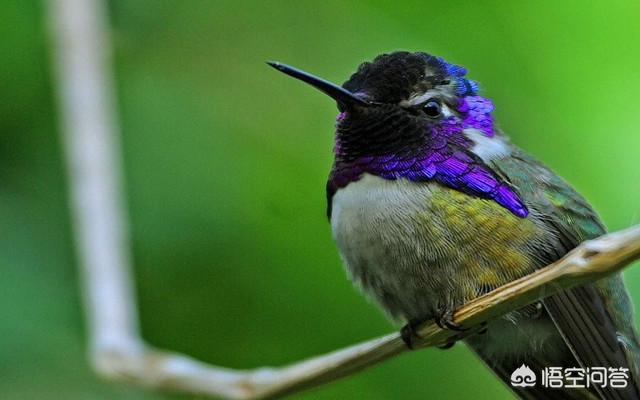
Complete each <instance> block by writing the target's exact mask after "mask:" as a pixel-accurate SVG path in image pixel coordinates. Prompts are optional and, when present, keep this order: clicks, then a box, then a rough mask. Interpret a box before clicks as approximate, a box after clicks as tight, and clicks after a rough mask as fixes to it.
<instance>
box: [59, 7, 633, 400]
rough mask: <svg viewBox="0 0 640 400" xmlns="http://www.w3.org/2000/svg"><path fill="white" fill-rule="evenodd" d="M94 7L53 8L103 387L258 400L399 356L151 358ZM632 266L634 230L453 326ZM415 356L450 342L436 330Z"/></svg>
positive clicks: (601, 242)
mask: <svg viewBox="0 0 640 400" xmlns="http://www.w3.org/2000/svg"><path fill="white" fill-rule="evenodd" d="M103 7H104V4H103V3H102V2H101V1H100V0H49V13H48V15H49V16H50V23H51V27H52V33H53V34H52V38H53V42H54V45H55V51H54V53H53V54H54V61H55V66H56V71H57V80H58V92H59V100H60V111H61V114H62V118H61V122H62V126H61V132H62V135H63V143H64V147H65V153H66V158H67V165H68V171H69V185H70V191H71V203H72V206H71V211H72V216H73V220H74V231H75V238H76V247H77V250H78V254H79V263H80V267H81V272H82V275H83V287H84V292H85V293H84V295H85V309H86V319H87V323H88V333H89V338H90V355H91V360H92V364H93V366H94V368H95V369H96V371H98V372H99V373H100V374H102V375H103V376H105V377H108V378H112V379H117V380H123V381H127V382H130V383H133V384H137V385H142V386H145V387H150V388H155V389H167V390H172V391H176V392H183V393H194V394H200V395H209V396H212V397H220V398H227V399H263V398H270V397H277V396H281V395H285V394H289V393H294V392H298V391H301V390H304V389H307V388H311V387H314V386H319V385H321V384H323V383H326V382H330V381H334V380H336V379H339V378H341V377H345V376H348V375H351V374H354V373H356V372H358V371H360V370H362V369H364V368H367V367H370V366H372V365H375V364H377V363H380V362H382V361H384V360H386V359H388V358H390V357H394V356H396V355H398V354H401V353H403V352H405V351H407V349H406V347H405V345H404V343H403V342H402V340H401V339H400V337H399V335H398V334H397V333H393V334H390V335H387V336H383V337H380V338H377V339H373V340H370V341H368V342H365V343H361V344H357V345H354V346H351V347H348V348H345V349H342V350H338V351H334V352H332V353H329V354H325V355H321V356H318V357H314V358H311V359H308V360H305V361H301V362H297V363H294V364H292V365H289V366H285V367H282V368H259V369H254V370H233V369H228V368H223V367H217V366H213V365H207V364H205V363H202V362H199V361H197V360H194V359H192V358H190V357H187V356H185V355H182V354H177V353H171V352H167V351H164V350H159V349H154V348H151V347H149V346H147V345H146V344H145V343H144V341H143V340H142V338H141V336H140V332H139V330H138V325H137V313H136V304H135V296H134V292H133V289H132V288H133V287H134V285H133V278H132V273H131V267H130V265H131V263H130V258H129V253H128V244H127V240H126V234H127V228H126V218H125V213H124V211H123V207H122V205H121V195H122V191H121V186H122V185H121V180H120V165H121V163H120V159H119V151H118V150H119V146H118V129H117V123H116V118H115V113H113V112H112V107H111V104H112V100H113V99H112V95H111V92H110V88H111V85H110V79H111V76H112V75H111V70H110V61H109V50H110V46H109V43H108V35H106V34H105V26H106V23H105V18H104V14H105V13H104V8H103ZM639 258H640V226H636V227H634V228H630V229H627V230H625V231H621V232H617V233H612V234H609V235H606V236H603V237H601V238H598V239H595V240H592V241H589V242H586V243H583V244H582V245H581V246H580V247H578V248H577V249H575V250H574V251H573V252H571V253H570V254H569V255H567V256H566V257H565V258H563V259H562V260H560V261H558V262H556V263H554V264H552V265H549V266H548V267H546V268H544V269H541V270H539V271H537V272H535V273H533V274H531V275H529V276H527V277H524V278H522V279H520V280H518V281H515V282H512V283H510V284H508V285H505V286H503V287H501V288H498V289H496V290H495V291H493V292H491V293H489V294H487V295H485V296H482V297H480V298H478V299H476V300H474V301H472V302H470V303H468V304H466V305H465V306H463V307H462V308H460V309H459V310H458V311H457V312H456V313H455V314H454V320H455V322H457V323H459V324H462V325H466V326H469V327H474V326H477V325H478V324H480V323H481V322H484V321H488V320H491V319H493V318H497V317H499V316H501V315H504V314H505V313H507V312H509V311H513V310H516V309H518V308H520V307H522V306H524V305H526V304H529V303H532V302H534V301H536V300H539V299H541V298H543V297H545V296H549V295H551V294H554V293H556V292H558V291H559V290H562V289H564V288H568V287H570V286H573V285H578V284H583V283H586V282H591V281H595V280H597V279H600V278H602V277H605V276H607V275H608V274H612V273H614V272H616V271H619V270H621V269H622V268H623V267H625V266H626V265H628V264H629V263H630V262H632V261H633V260H637V259H639ZM418 333H419V335H420V336H421V339H418V340H416V341H415V343H414V344H415V346H416V347H428V346H433V345H438V344H442V343H444V342H446V341H447V339H448V338H450V337H451V336H452V335H453V334H452V332H449V331H443V330H441V329H440V328H438V327H437V326H436V325H435V324H433V323H428V324H425V325H424V326H421V327H420V328H419V330H418Z"/></svg>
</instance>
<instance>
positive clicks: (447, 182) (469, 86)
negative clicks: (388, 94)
mask: <svg viewBox="0 0 640 400" xmlns="http://www.w3.org/2000/svg"><path fill="white" fill-rule="evenodd" d="M424 58H425V59H424V63H425V65H426V67H425V68H424V69H423V70H426V69H427V68H430V70H431V71H436V72H435V73H434V74H435V76H436V78H437V79H435V78H433V77H432V76H430V77H429V79H431V80H434V81H437V82H442V83H437V84H440V85H444V84H446V85H448V87H451V88H453V89H452V90H451V91H452V93H451V99H450V101H448V106H449V107H450V108H452V109H453V110H455V111H457V112H455V113H453V115H450V116H448V117H443V118H440V119H438V120H437V121H426V122H419V121H423V120H424V119H423V120H420V119H418V118H412V117H411V116H410V115H405V114H406V112H404V111H402V110H398V109H399V106H397V105H393V106H391V105H390V106H389V107H388V108H387V109H386V110H385V111H384V112H385V113H386V114H385V115H388V114H389V113H390V112H391V113H393V112H395V113H396V117H394V118H395V119H392V118H390V117H388V116H385V117H384V118H383V117H381V116H374V117H371V118H370V120H371V121H370V122H368V123H366V124H365V123H360V125H357V126H356V125H353V123H352V122H351V121H350V119H352V118H349V117H350V116H349V114H347V112H344V111H343V112H341V113H340V114H339V115H338V117H337V124H336V126H337V133H336V144H335V149H334V152H335V156H336V161H335V163H334V166H333V170H332V172H331V175H330V177H329V182H328V183H327V195H328V198H329V204H331V198H332V197H333V195H334V194H335V193H336V191H337V190H339V189H341V188H343V187H345V186H347V185H348V184H349V183H350V182H354V181H357V180H359V179H360V178H361V177H362V176H363V174H365V173H369V174H372V175H376V176H379V177H381V178H384V179H389V180H395V179H408V180H410V181H414V182H419V181H421V182H424V181H435V182H438V183H440V184H442V185H444V186H447V187H450V188H453V189H456V190H459V191H462V192H464V193H467V194H470V195H473V196H478V197H481V198H487V199H492V200H494V201H495V202H497V203H498V204H500V205H502V206H503V207H505V208H506V209H508V210H510V211H511V212H512V213H513V214H515V215H517V216H518V217H522V218H524V217H527V215H528V214H529V211H528V210H527V207H526V206H525V204H524V203H523V201H522V200H521V199H520V197H519V196H518V194H517V192H516V190H515V189H514V188H513V187H512V186H511V185H509V183H508V182H506V181H504V180H503V179H502V178H501V177H500V176H499V175H498V174H496V173H495V172H494V171H493V170H492V169H491V168H490V167H489V166H488V165H487V164H486V163H485V162H484V161H483V160H482V159H480V158H479V157H478V156H477V155H475V154H474V153H473V152H472V151H471V148H472V147H473V145H474V143H473V142H472V141H471V140H470V139H469V138H468V137H467V136H466V135H465V134H464V132H463V130H465V129H475V130H476V131H477V132H480V134H482V135H484V136H486V137H487V138H494V137H495V136H496V135H497V134H498V133H497V132H498V130H497V128H496V127H495V126H494V120H493V116H492V115H491V113H492V111H493V110H494V105H493V103H492V102H491V100H489V99H487V98H485V97H482V96H479V95H478V90H479V89H478V85H477V83H476V82H474V81H472V80H469V79H467V78H465V75H466V70H465V69H464V68H462V67H460V66H457V65H453V64H449V63H447V62H446V61H444V60H443V59H442V58H439V57H434V56H430V55H427V54H424ZM387 68H388V69H391V70H392V69H393V66H391V68H389V67H388V66H387ZM402 68H406V66H402ZM360 71H363V67H361V68H360V69H359V72H357V73H356V74H358V73H362V72H360ZM364 71H365V73H366V68H365V69H364ZM356 74H354V76H356ZM358 78H359V79H361V81H362V78H360V77H358ZM403 78H404V77H403ZM409 78H411V77H409ZM353 79H354V77H352V78H351V80H353ZM418 79H421V80H425V77H424V73H423V74H422V76H420V77H419V78H415V80H418ZM349 82H350V81H349ZM349 82H347V83H345V85H344V86H345V87H347V85H349ZM420 82H422V81H420ZM359 83H360V82H359ZM366 84H368V82H367V81H366V76H365V78H364V83H363V85H366ZM353 85H355V84H353ZM434 87H435V86H434ZM350 89H351V88H350ZM383 89H384V88H383ZM359 93H361V94H362V95H364V96H366V95H367V94H368V93H367V91H366V89H365V90H361V91H360V92H359ZM452 103H453V104H452ZM456 103H457V104H456ZM393 107H395V108H393ZM390 110H391V111H390ZM394 110H395V111H394ZM358 119H363V118H361V117H358ZM364 119H366V118H364ZM415 124H419V125H415ZM361 125H363V126H361ZM412 130H414V131H418V132H419V134H415V133H413V134H412V133H411V132H412ZM405 131H406V132H405ZM398 132H400V133H398ZM354 137H355V139H354ZM356 140H359V142H358V143H357V145H356V144H350V143H349V141H356ZM378 142H379V143H378ZM392 142H393V143H392ZM362 147H368V148H369V149H370V150H369V151H368V152H367V151H361V150H359V151H358V152H354V150H353V149H354V148H358V149H360V148H362Z"/></svg>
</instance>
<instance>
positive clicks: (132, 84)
mask: <svg viewBox="0 0 640 400" xmlns="http://www.w3.org/2000/svg"><path fill="white" fill-rule="evenodd" d="M109 5H110V13H111V22H112V29H113V41H114V46H115V56H116V57H115V58H116V66H115V70H116V75H117V77H116V78H117V88H116V89H117V93H118V106H119V115H120V118H121V126H122V136H123V137H122V141H123V153H124V159H125V169H126V185H127V195H128V206H129V212H130V215H131V225H132V241H131V245H132V249H133V254H134V258H135V267H136V270H135V272H136V278H137V289H138V294H139V303H140V313H141V319H142V328H143V331H144V335H145V337H146V338H147V339H148V340H149V341H150V342H151V343H152V344H154V345H157V346H161V347H166V348H169V349H173V350H177V351H183V352H186V353H188V354H190V355H192V356H195V357H197V358H199V359H202V360H204V361H208V362H213V363H216V364H221V365H226V366H230V367H238V368H243V367H253V366H261V365H265V364H270V365H280V364H285V363H288V362H292V361H294V360H298V359H300V358H303V357H308V356H311V355H314V354H318V353H324V352H327V351H329V350H332V349H335V348H338V347H341V346H346V345H348V344H351V343H354V342H356V341H360V340H363V339H367V338H370V337H373V336H375V335H379V334H383V333H386V332H389V331H390V330H391V329H392V328H393V327H392V326H391V325H390V324H389V323H388V322H387V321H386V320H385V318H384V317H383V316H382V315H381V313H380V312H378V310H377V309H376V308H375V307H374V306H373V305H371V304H369V303H368V302H367V301H366V300H365V299H364V298H363V297H362V296H360V295H359V294H358V293H357V292H356V291H355V290H354V289H353V288H352V286H351V284H350V283H349V282H348V281H347V279H346V278H345V274H344V272H343V270H342V267H341V265H340V261H339V259H338V256H337V252H336V249H335V246H334V244H333V243H332V240H331V237H330V231H329V226H328V223H327V221H326V218H325V215H324V210H325V195H324V183H325V179H326V175H327V172H328V169H329V165H330V162H331V147H332V126H333V119H334V117H335V114H336V110H335V106H334V105H333V104H331V102H330V101H328V100H327V99H326V98H325V97H324V96H321V95H320V94H318V93H316V92H314V91H312V90H310V89H309V88H307V87H304V86H303V85H301V84H299V83H297V82H294V81H293V80H290V79H286V78H285V77H283V76H282V75H280V74H277V73H276V72H275V71H273V70H271V69H269V68H268V67H267V66H265V64H264V61H265V60H269V59H276V60H280V61H284V62H287V63H290V64H292V65H296V66H299V67H301V68H305V69H308V70H310V71H312V72H316V73H319V74H321V75H322V76H324V77H326V78H328V79H331V80H334V81H337V82H342V81H344V80H345V79H346V78H347V77H348V75H349V74H350V73H351V72H352V71H353V70H354V68H355V67H356V65H357V64H358V63H360V62H361V61H363V60H366V59H370V58H372V57H373V56H375V55H376V54H378V53H381V52H385V51H390V50H395V49H408V50H425V51H428V52H432V53H434V54H438V55H441V56H444V57H445V58H447V60H449V61H452V62H456V63H459V64H462V65H465V66H466V67H467V68H468V69H469V70H470V71H471V72H470V75H471V76H472V77H473V78H474V79H477V80H478V81H480V82H481V83H482V86H483V88H484V93H486V94H488V95H489V96H490V97H492V98H493V99H494V101H495V103H496V105H497V116H498V119H499V120H500V122H501V125H502V127H503V128H504V129H505V130H506V131H507V132H508V133H509V134H510V135H511V136H512V138H513V140H514V141H515V142H516V143H517V144H519V145H520V146H522V147H523V148H525V149H527V150H528V151H530V152H532V153H534V154H535V155H537V156H538V157H539V158H541V159H542V160H543V161H545V162H546V163H548V164H549V165H551V166H552V167H553V168H555V169H556V170H557V171H558V172H559V173H560V174H561V175H563V176H565V177H566V178H567V179H568V180H569V181H571V182H572V183H574V185H575V186H576V187H577V188H578V189H579V190H580V191H581V192H582V193H583V194H584V195H585V196H586V197H587V198H589V199H590V200H591V202H592V203H593V205H594V206H595V207H596V208H597V209H598V210H599V211H600V212H601V214H602V216H603V218H604V220H605V221H606V222H607V224H608V226H609V227H610V228H611V229H620V228H624V227H626V226H629V225H630V224H632V223H638V222H640V167H638V161H637V158H638V153H640V135H639V134H638V129H639V128H640V113H639V112H637V107H638V105H639V104H640V103H639V102H638V100H637V93H638V90H639V89H640V47H638V46H637V37H638V36H639V35H640V27H639V25H638V23H637V21H638V20H640V3H638V2H635V1H628V2H616V1H609V2H597V4H596V5H589V6H587V3H585V2H579V1H565V2H562V3H561V4H558V3H557V2H552V1H537V2H523V1H512V2H506V1H493V2H490V1H476V2H462V1H437V2H433V1H424V0H422V1H411V2H404V3H402V4H397V3H393V2H384V1H352V2H343V1H324V2H313V3H312V2H293V1H288V2H287V1H270V2H266V1H265V2H263V1H253V2H238V1H205V0H201V1H159V0H156V1H143V0H136V1H125V0H117V1H110V2H109ZM43 12H44V10H43V7H42V4H40V3H39V2H34V1H23V0H5V1H3V2H2V5H0V18H1V20H2V21H3V23H2V24H0V37H1V38H2V39H0V55H1V57H2V58H1V59H2V62H0V90H1V93H2V94H3V96H4V97H3V101H2V102H0V132H1V136H0V239H1V240H0V398H2V399H49V398H51V399H113V398H122V399H143V398H144V399H160V398H166V399H170V398H189V397H188V396H182V397H181V396H173V395H168V394H157V393H152V392H151V393H150V392H145V391H143V390H141V389H137V388H131V387H127V386H122V385H117V384H108V383H104V382H102V381H100V380H99V379H97V378H96V377H94V376H93V374H92V373H91V372H90V371H89V369H88V366H87V362H86V357H85V354H84V347H83V346H84V342H85V339H86V338H85V334H84V331H83V320H82V315H81V305H80V295H79V288H78V278H77V274H76V268H75V266H74V264H75V260H74V256H73V250H72V246H71V237H70V236H71V235H70V224H69V222H68V219H69V218H68V209H67V207H68V206H67V198H66V181H65V178H64V169H63V165H62V160H61V151H60V144H59V142H58V134H57V128H56V126H57V125H56V113H55V108H54V104H55V102H54V100H53V99H54V97H53V92H52V86H53V85H52V82H51V78H50V77H51V71H50V68H49V53H48V52H49V50H48V44H49V43H48V40H47V37H46V34H47V31H46V29H45V28H46V27H45V24H44V20H45V18H44V15H43ZM639 278H640V270H639V269H637V268H636V269H633V268H632V269H630V270H629V271H628V272H627V281H628V282H629V286H630V288H631V291H632V292H633V293H637V294H638V295H637V296H636V300H637V302H640V281H639ZM297 397H298V398H303V399H336V398H359V399H360V398H361V399H395V398H402V399H406V400H409V399H425V398H434V399H447V398H451V399H456V398H478V399H496V398H510V394H509V393H508V391H507V390H506V389H504V388H503V387H502V386H501V384H499V383H498V382H497V381H496V380H495V379H494V378H493V377H492V376H491V374H490V373H489V372H488V371H487V370H485V369H484V367H482V366H481V365H480V364H479V362H477V361H476V360H475V358H474V356H473V355H472V354H471V353H470V352H469V351H468V350H467V349H466V348H464V346H456V347H455V348H454V349H452V350H450V351H446V352H443V351H438V350H426V351H422V352H417V353H412V354H410V355H407V356H403V357H400V358H398V359H395V360H393V361H391V362H388V363H385V364H384V365H381V366H378V367H376V368H374V369H372V370H369V371H367V372H364V373H362V374H359V375H357V376H354V377H351V378H348V379H346V380H343V381H340V382H337V383H333V384H331V385H329V386H327V387H323V388H320V389H316V390H313V391H311V392H308V393H305V394H302V395H298V396H297Z"/></svg>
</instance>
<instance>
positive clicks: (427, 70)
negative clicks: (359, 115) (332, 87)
mask: <svg viewBox="0 0 640 400" xmlns="http://www.w3.org/2000/svg"><path fill="white" fill-rule="evenodd" d="M466 73H467V71H466V69H465V68H463V67H460V66H458V65H455V64H450V63H448V62H446V61H445V60H444V59H442V58H440V57H436V56H432V55H430V54H427V53H422V52H417V53H410V52H408V51H397V52H393V53H389V54H381V55H379V56H377V57H376V58H375V59H374V60H373V61H371V62H364V63H362V64H360V66H359V67H358V70H357V71H356V72H355V73H354V74H353V75H351V77H350V78H349V80H348V81H347V82H345V83H344V84H343V85H342V86H343V87H344V88H345V89H347V90H349V91H351V92H353V93H359V94H361V95H366V96H368V97H369V98H370V99H371V100H373V101H379V102H385V103H397V102H399V101H401V100H403V99H406V98H408V97H409V95H410V94H411V93H413V92H415V91H417V90H423V91H424V90H428V89H429V88H430V87H434V86H436V85H443V84H450V83H451V82H453V83H454V87H455V91H456V94H457V95H459V96H468V95H474V94H476V93H477V92H478V84H477V83H476V82H475V81H472V80H469V79H466V78H464V76H465V75H466Z"/></svg>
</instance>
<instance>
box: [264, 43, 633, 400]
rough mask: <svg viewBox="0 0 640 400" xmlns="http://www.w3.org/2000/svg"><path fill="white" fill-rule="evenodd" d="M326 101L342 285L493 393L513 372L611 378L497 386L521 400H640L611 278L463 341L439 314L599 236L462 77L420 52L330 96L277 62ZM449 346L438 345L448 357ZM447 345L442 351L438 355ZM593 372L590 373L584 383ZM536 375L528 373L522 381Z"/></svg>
mask: <svg viewBox="0 0 640 400" xmlns="http://www.w3.org/2000/svg"><path fill="white" fill-rule="evenodd" d="M269 65H271V66H272V67H274V68H276V69H277V70H279V71H281V72H283V73H285V74H287V75H289V76H291V77H293V78H296V79H298V80H301V81H303V82H306V83H307V84H309V85H311V86H313V87H315V88H316V89H319V90H320V91H322V92H324V93H325V94H326V95H328V96H329V97H331V98H332V99H333V100H335V102H336V103H337V108H338V112H339V114H338V116H337V118H336V123H335V145H334V149H333V152H334V162H333V166H332V168H331V172H330V174H329V178H328V182H327V186H326V191H327V202H328V203H327V204H328V207H327V214H328V217H329V220H330V223H331V230H332V235H333V238H334V240H335V242H336V244H337V247H338V250H339V253H340V255H341V258H342V260H343V262H344V265H345V267H346V270H347V274H348V276H349V278H350V279H351V280H352V281H353V282H354V283H355V284H356V285H357V286H358V287H359V288H361V290H362V291H364V292H365V293H366V294H367V295H369V296H370V297H371V298H372V299H373V300H374V301H375V302H376V303H377V304H379V305H380V306H381V308H382V309H383V310H384V311H386V313H387V314H388V315H389V316H390V317H391V318H392V319H394V320H396V321H402V322H405V323H406V325H405V327H404V328H403V329H402V331H401V332H402V337H403V339H404V340H405V343H406V344H407V346H409V347H411V343H412V339H413V337H414V336H413V335H414V333H413V332H414V329H415V327H416V326H417V324H419V323H422V322H424V321H426V320H435V322H436V323H438V325H439V326H441V327H442V328H444V329H451V330H455V331H460V338H461V340H463V341H464V342H465V343H466V344H467V345H468V346H469V347H470V348H471V349H472V350H473V351H474V352H475V353H476V354H477V355H478V356H479V358H480V359H481V360H482V361H483V362H484V363H485V364H486V365H487V366H488V367H489V368H491V369H492V370H493V371H494V373H495V375H497V377H499V378H500V379H501V380H502V381H504V382H505V383H506V384H507V386H509V382H510V379H511V375H512V373H514V371H515V370H516V369H518V368H520V367H521V366H522V365H526V366H527V367H528V368H530V369H531V370H533V371H538V372H540V371H543V370H544V369H545V368H551V367H557V368H582V371H587V368H590V369H593V368H603V367H604V368H606V369H607V371H611V370H610V369H614V371H624V373H626V374H627V375H626V376H627V377H628V382H627V385H626V387H624V388H615V387H612V385H606V384H602V383H597V382H595V381H594V382H593V383H592V384H591V385H589V387H584V386H583V387H582V388H567V387H562V388H550V387H546V386H545V385H542V384H541V383H540V382H539V383H538V384H537V385H535V386H533V387H513V386H511V387H510V388H511V389H512V390H513V391H514V393H515V394H516V395H517V396H518V397H520V398H524V399H594V398H603V399H640V393H639V389H638V382H639V381H638V379H639V378H640V369H639V366H640V362H639V361H640V358H639V357H638V355H639V354H640V352H639V349H640V342H639V340H638V334H637V332H636V329H635V323H634V311H633V305H632V302H631V299H630V297H629V294H628V291H627V289H626V286H625V284H624V282H623V280H622V276H621V275H620V274H616V275H613V276H611V277H607V278H605V279H602V280H599V281H597V282H595V283H591V284H587V285H583V286H579V287H574V288H571V289H569V290H564V291H562V292H560V293H558V294H555V295H553V296H550V297H547V298H544V299H543V300H542V301H540V302H538V303H535V304H532V305H529V306H526V307H524V308H522V309H520V310H517V311H515V312H511V313H509V314H507V315H505V316H503V317H501V318H498V319H496V320H492V321H490V322H488V323H487V324H486V325H485V327H484V328H483V329H482V330H480V331H478V330H475V331H474V332H473V333H469V334H467V335H466V334H465V333H464V331H465V330H466V329H468V328H467V327H462V326H460V325H459V324H457V323H455V321H454V320H453V318H452V316H453V312H454V311H455V310H456V309H457V308H458V307H460V306H461V305H463V304H465V303H466V302H469V301H470V300H472V299H474V298H476V297H478V296H481V295H483V294H485V293H488V292H490V291H492V290H493V289H496V288H498V287H499V286H502V285H504V284H506V283H508V282H511V281H513V280H516V279H518V278H521V277H523V276H525V275H527V274H530V273H532V272H533V271H535V270H536V269H539V268H542V267H544V266H546V265H548V264H550V263H552V262H554V261H556V260H558V259H559V258H561V257H562V256H563V255H565V254H566V253H567V252H569V251H570V250H572V249H573V248H574V247H576V246H577V245H578V244H580V243H581V242H583V241H584V240H587V239H590V238H594V237H597V236H600V235H602V234H604V233H605V226H604V224H603V223H602V221H601V219H600V218H599V216H598V214H597V213H596V212H595V211H594V210H593V208H592V207H591V206H590V205H589V203H588V202H587V201H586V200H585V199H584V198H583V197H582V196H581V195H580V194H579V193H578V192H577V191H576V190H574V189H573V188H572V187H571V186H570V185H569V184H568V183H567V182H566V181H565V180H563V179H562V178H561V177H559V176H558V175H557V174H555V173H554V172H553V171H552V170H550V169H549V168H548V167H546V166H545V165H544V164H542V163H541V162H539V161H538V160H537V159H535V158H534V157H533V156H531V155H529V154H527V153H525V152H524V151H523V150H521V149H519V148H518V147H517V146H516V145H514V144H513V143H512V142H511V141H510V140H509V138H508V137H507V136H506V135H505V133H504V132H503V131H502V129H501V128H500V127H499V126H498V124H497V122H496V120H495V118H494V116H493V111H494V104H493V102H492V101H491V100H490V99H488V98H487V97H484V96H482V95H481V94H480V91H479V85H478V83H477V82H476V81H474V80H472V79H470V78H468V77H467V71H466V69H465V68H463V67H461V66H459V65H456V64H452V63H449V62H447V61H445V60H444V59H443V58H441V57H437V56H434V55H431V54H427V53H424V52H406V51H396V52H392V53H388V54H381V55H379V56H377V57H375V59H373V60H372V61H369V62H364V63H362V64H361V65H360V66H359V67H358V69H357V71H356V72H355V73H353V74H352V75H351V77H350V78H349V79H348V80H347V81H346V82H345V83H344V84H343V85H342V86H339V85H337V84H334V83H331V82H329V81H326V80H324V79H321V78H319V77H317V76H315V75H312V74H309V73H307V72H304V71H302V70H299V69H296V68H294V67H291V66H288V65H285V64H281V63H278V62H269ZM451 344H453V343H450V344H449V345H451ZM445 347H448V346H445ZM594 371H595V369H594ZM538 377H540V374H538Z"/></svg>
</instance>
